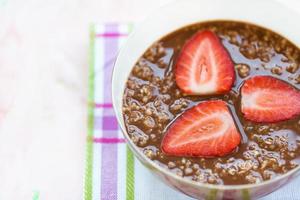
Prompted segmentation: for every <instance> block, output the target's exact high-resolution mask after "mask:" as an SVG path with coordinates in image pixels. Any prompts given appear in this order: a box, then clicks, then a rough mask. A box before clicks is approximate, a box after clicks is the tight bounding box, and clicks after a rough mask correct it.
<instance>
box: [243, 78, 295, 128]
mask: <svg viewBox="0 0 300 200" xmlns="http://www.w3.org/2000/svg"><path fill="white" fill-rule="evenodd" d="M241 94H242V103H241V104H242V105H241V106H242V113H243V114H244V116H245V118H246V119H249V120H251V121H254V122H278V121H282V120H287V119H291V118H293V117H295V116H297V115H299V114H300V91H299V90H297V89H296V88H294V87H292V86H291V85H289V84H288V83H286V82H284V81H281V80H279V79H276V78H273V77H271V76H255V77H253V78H250V79H248V80H246V81H245V83H244V85H243V86H242V89H241Z"/></svg>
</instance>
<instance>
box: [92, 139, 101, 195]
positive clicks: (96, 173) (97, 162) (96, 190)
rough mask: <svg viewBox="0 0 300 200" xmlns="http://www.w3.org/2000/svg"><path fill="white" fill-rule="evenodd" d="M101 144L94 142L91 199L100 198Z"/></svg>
mask: <svg viewBox="0 0 300 200" xmlns="http://www.w3.org/2000/svg"><path fill="white" fill-rule="evenodd" d="M101 147H102V145H100V144H96V143H94V150H93V189H92V192H93V199H94V200H100V188H101V151H102V148H101Z"/></svg>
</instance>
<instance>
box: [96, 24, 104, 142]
mask: <svg viewBox="0 0 300 200" xmlns="http://www.w3.org/2000/svg"><path fill="white" fill-rule="evenodd" d="M95 30H96V34H97V33H103V32H104V31H105V26H104V25H98V26H96V27H95ZM94 45H95V51H94V53H95V55H94V58H95V61H94V62H95V63H94V65H95V83H94V86H95V88H94V90H95V91H94V92H95V94H94V102H96V103H99V102H103V92H102V91H103V78H104V77H103V76H104V73H103V64H104V63H103V62H104V39H103V38H95V44H94ZM101 111H102V109H94V116H101V115H102V113H100V112H101ZM97 126H98V128H97V130H94V137H102V131H99V130H102V123H100V124H99V123H98V124H97Z"/></svg>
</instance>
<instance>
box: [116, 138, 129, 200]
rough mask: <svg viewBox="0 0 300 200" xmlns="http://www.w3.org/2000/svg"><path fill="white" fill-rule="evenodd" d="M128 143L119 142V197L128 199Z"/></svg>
mask: <svg viewBox="0 0 300 200" xmlns="http://www.w3.org/2000/svg"><path fill="white" fill-rule="evenodd" d="M126 158H127V153H126V143H122V144H121V143H120V144H118V199H126Z"/></svg>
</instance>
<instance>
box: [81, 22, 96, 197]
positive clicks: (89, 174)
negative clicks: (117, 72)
mask: <svg viewBox="0 0 300 200" xmlns="http://www.w3.org/2000/svg"><path fill="white" fill-rule="evenodd" d="M94 45H95V26H94V25H91V28H90V52H89V94H88V134H87V135H88V136H87V141H86V142H87V147H86V171H85V186H84V187H85V188H84V199H85V200H92V199H93V193H92V190H93V140H92V139H91V138H92V137H93V135H94V131H93V130H94V107H93V105H92V104H91V103H92V102H94V89H95V87H94V84H95V83H94V81H95V73H94V65H95V63H94V62H95V61H94V60H95V59H94V56H95V55H94V53H95V52H94V51H95V48H94Z"/></svg>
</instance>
